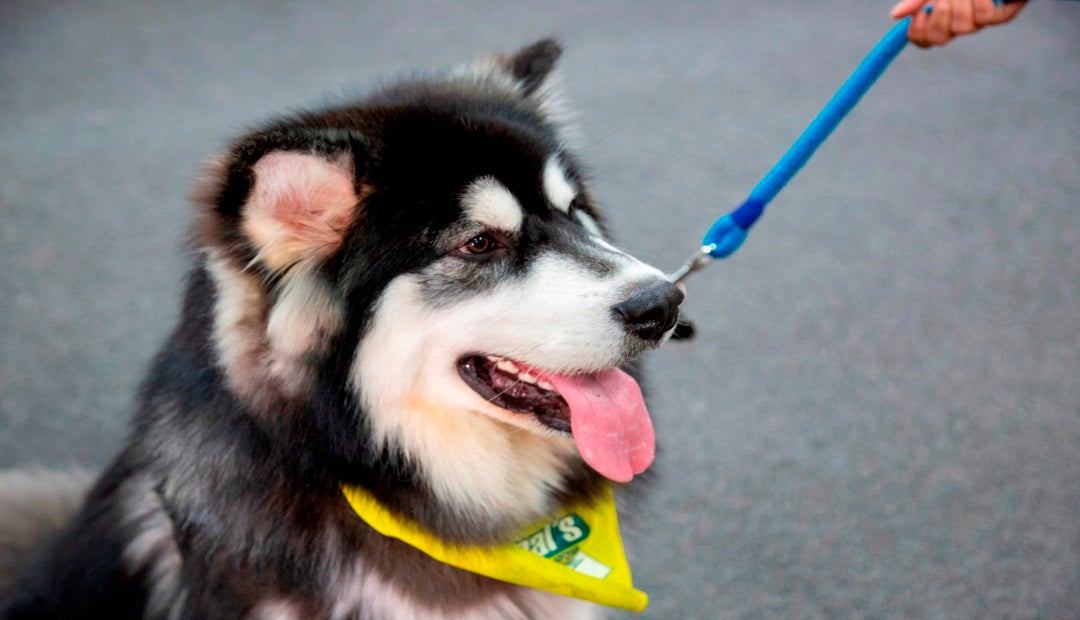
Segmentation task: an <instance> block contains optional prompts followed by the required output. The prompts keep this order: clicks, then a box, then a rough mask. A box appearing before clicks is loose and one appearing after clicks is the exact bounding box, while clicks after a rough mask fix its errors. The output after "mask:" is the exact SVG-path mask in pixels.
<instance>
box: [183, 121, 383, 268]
mask: <svg viewBox="0 0 1080 620" xmlns="http://www.w3.org/2000/svg"><path fill="white" fill-rule="evenodd" d="M361 148H362V147H360V146H359V142H358V141H357V140H354V139H348V138H345V139H339V137H334V136H331V137H327V136H325V135H320V136H302V135H294V134H291V133H290V134H287V135H281V134H274V133H271V134H269V135H257V136H254V137H251V138H249V139H247V140H244V141H242V142H240V143H239V144H237V145H236V147H235V148H234V149H233V151H232V153H231V154H230V155H229V156H226V157H223V158H220V159H217V160H214V161H211V162H210V163H209V164H208V166H207V169H206V171H207V175H206V178H205V179H204V180H203V181H202V182H201V183H200V184H199V185H198V186H197V187H196V192H195V195H194V199H195V201H196V202H197V203H199V204H200V205H201V206H202V207H203V212H204V217H203V219H202V225H201V226H200V227H199V231H198V232H199V237H200V240H201V242H202V243H203V244H204V245H208V246H216V247H218V248H222V249H225V250H226V251H227V252H229V253H233V252H235V251H237V250H239V249H241V248H248V249H249V250H250V253H249V254H248V256H247V258H246V259H243V260H244V262H252V259H253V260H254V262H257V263H261V264H262V265H263V266H264V267H265V268H266V269H267V270H268V271H269V272H271V273H278V272H283V271H285V270H287V269H289V268H291V267H292V266H294V265H297V264H313V263H316V262H318V261H320V260H322V259H325V258H327V257H329V256H330V255H332V254H333V253H334V252H335V251H337V249H338V248H339V247H340V246H341V244H342V242H343V241H344V238H345V235H346V234H347V233H348V230H349V227H350V226H351V225H352V223H353V222H354V221H355V219H356V216H357V213H358V210H359V208H360V203H361V202H362V199H363V194H364V192H363V190H362V187H363V184H362V183H361V182H360V181H358V177H359V176H360V174H361V168H362V158H363V155H362V152H361ZM238 258H242V257H240V256H238Z"/></svg>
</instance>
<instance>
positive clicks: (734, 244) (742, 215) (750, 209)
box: [672, 17, 911, 282]
mask: <svg viewBox="0 0 1080 620" xmlns="http://www.w3.org/2000/svg"><path fill="white" fill-rule="evenodd" d="M910 23H911V18H910V17H907V18H904V19H903V20H901V21H899V22H897V23H896V25H895V26H893V27H892V29H891V30H889V32H888V34H886V35H885V38H883V39H882V40H881V41H880V42H878V44H877V45H875V46H874V49H872V50H871V51H870V53H869V54H868V55H867V56H866V58H864V59H863V61H862V62H861V63H860V64H859V66H858V68H856V69H855V72H854V73H852V74H851V77H849V78H848V79H847V81H846V82H844V84H843V86H841V87H840V90H838V91H837V92H836V94H835V95H833V98H832V99H831V100H830V101H829V103H828V104H826V105H825V108H824V109H823V110H822V111H821V112H820V113H819V114H818V115H817V118H815V119H814V120H813V122H811V123H810V126H809V127H807V128H806V130H805V131H803V133H802V135H801V136H799V139H798V140H796V141H795V144H793V145H792V146H791V148H790V149H788V151H787V153H784V156H783V157H781V158H780V161H778V162H777V163H776V165H775V166H773V167H772V170H770V171H769V173H768V174H766V175H765V178H763V179H762V180H761V182H759V183H758V184H757V185H756V186H755V187H754V189H753V191H751V192H750V197H749V198H747V199H746V201H745V202H743V203H742V204H741V205H739V207H738V208H737V209H735V210H734V211H732V212H731V213H729V214H727V215H725V216H723V217H721V218H720V219H718V220H716V223H714V224H713V225H712V227H711V228H709V232H707V233H705V238H704V239H703V240H702V242H701V246H702V247H701V252H700V254H695V255H694V256H692V257H691V258H690V260H689V261H687V263H686V265H684V266H683V267H682V268H681V269H679V270H678V271H676V272H675V273H674V274H672V280H673V281H675V282H678V281H680V280H682V279H683V278H685V277H686V276H687V275H689V274H690V273H692V272H693V271H696V270H697V269H700V268H701V267H703V266H704V265H706V264H707V263H708V262H709V261H708V259H709V258H727V257H728V256H731V255H732V254H733V253H734V252H735V250H738V249H739V246H741V245H742V244H743V241H745V240H746V233H747V231H749V230H750V227H751V226H753V225H754V223H755V222H757V220H758V218H760V217H761V214H762V213H764V211H765V206H766V205H768V204H769V201H771V200H772V199H773V198H774V197H775V196H776V194H778V193H779V192H780V190H781V189H783V188H784V186H785V185H787V183H788V181H790V180H791V179H792V177H794V176H795V173H797V172H798V171H799V169H801V168H802V167H803V166H804V165H806V162H807V161H808V160H809V159H810V157H811V156H812V155H813V154H814V151H816V150H817V148H818V147H819V146H821V143H822V142H824V141H825V139H826V138H828V137H829V134H831V133H832V132H833V130H834V129H836V126H837V125H839V124H840V121H842V120H843V119H844V117H845V116H846V115H847V113H848V112H850V111H851V109H852V108H854V107H855V104H857V103H858V102H859V99H861V98H862V96H863V95H864V94H866V91H867V90H869V89H870V87H871V86H873V85H874V82H875V81H876V80H877V79H878V78H879V77H880V76H881V74H882V73H884V72H885V69H886V68H888V66H889V63H891V62H892V61H893V59H894V58H896V56H897V55H898V54H899V53H900V51H901V50H903V49H904V46H905V45H906V44H907V29H908V25H909V24H910Z"/></svg>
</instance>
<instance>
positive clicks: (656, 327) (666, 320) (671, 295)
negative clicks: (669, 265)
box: [614, 280, 685, 340]
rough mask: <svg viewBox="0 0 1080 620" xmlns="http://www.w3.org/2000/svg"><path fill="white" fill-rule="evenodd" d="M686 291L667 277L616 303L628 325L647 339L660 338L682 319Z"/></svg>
mask: <svg viewBox="0 0 1080 620" xmlns="http://www.w3.org/2000/svg"><path fill="white" fill-rule="evenodd" d="M683 297H685V295H683V292H682V291H681V290H679V288H678V287H677V286H675V285H674V284H672V283H671V282H668V281H667V280H658V281H657V282H655V283H650V284H647V285H645V286H643V287H641V288H639V289H637V290H635V291H634V292H633V293H631V294H630V298H629V299H627V300H626V301H624V302H622V303H620V304H618V305H616V306H615V308H614V310H615V314H617V315H619V317H620V318H621V319H622V321H623V322H624V323H625V324H626V326H627V328H629V329H631V330H633V331H634V333H636V334H637V335H638V336H641V337H642V338H643V339H645V340H659V339H660V338H661V337H663V335H664V333H665V332H667V331H668V330H669V329H671V328H672V327H674V326H675V323H676V321H678V320H679V304H681V303H682V300H683Z"/></svg>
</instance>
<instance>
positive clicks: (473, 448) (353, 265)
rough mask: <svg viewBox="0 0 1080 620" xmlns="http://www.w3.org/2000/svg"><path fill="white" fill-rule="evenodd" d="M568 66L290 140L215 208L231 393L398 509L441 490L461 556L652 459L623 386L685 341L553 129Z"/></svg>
mask: <svg viewBox="0 0 1080 620" xmlns="http://www.w3.org/2000/svg"><path fill="white" fill-rule="evenodd" d="M558 53H559V50H558V47H557V46H555V44H553V43H550V42H542V43H539V44H537V45H534V46H532V47H529V48H526V49H524V50H522V51H521V52H519V53H518V54H517V55H515V56H511V57H508V58H499V59H495V60H491V61H488V62H486V63H484V64H482V65H481V66H478V67H474V68H473V69H472V70H471V71H465V72H459V73H457V74H452V75H450V76H448V77H446V78H443V79H440V80H434V81H427V82H413V83H407V84H405V85H402V86H399V87H397V88H395V89H392V90H389V91H386V92H384V93H382V94H381V95H379V96H376V97H375V98H372V99H370V100H369V101H367V102H365V103H364V104H363V105H362V106H357V107H350V108H343V109H335V110H330V111H327V112H323V113H320V114H315V115H309V116H302V117H299V118H295V119H290V120H288V121H284V122H281V123H278V124H276V125H273V126H271V127H269V128H267V129H265V130H263V131H260V132H256V133H254V134H252V135H250V136H248V137H247V138H245V139H243V140H241V141H240V142H238V143H237V144H236V146H235V147H234V149H233V151H232V153H231V154H230V155H229V156H227V157H226V158H225V159H224V160H222V161H221V162H219V163H218V165H217V170H216V173H215V175H214V178H213V180H212V181H210V182H209V183H208V184H207V185H206V187H205V188H204V190H203V194H204V195H203V197H202V198H201V202H203V204H204V205H206V206H207V208H206V209H205V210H204V215H203V219H202V221H201V223H200V236H199V238H200V241H201V243H202V246H203V248H204V249H205V251H206V254H207V269H208V271H209V272H210V275H211V277H212V279H213V282H214V286H215V289H216V302H215V309H214V336H215V338H214V340H215V346H216V349H217V354H218V357H219V360H220V364H221V366H222V367H223V368H224V369H225V372H226V376H227V378H228V380H229V384H230V386H231V388H232V389H233V391H234V392H235V393H236V394H237V395H238V396H239V397H240V398H241V400H242V401H244V402H245V403H247V404H248V406H250V407H251V408H252V410H253V411H254V412H256V413H257V414H259V415H261V416H265V417H268V418H274V417H275V416H285V417H288V418H290V420H291V422H290V424H289V425H287V426H288V427H289V428H291V429H293V430H294V431H295V432H296V434H298V435H302V436H303V437H304V438H305V440H306V441H307V444H306V445H312V444H314V445H317V446H319V448H318V451H321V452H323V453H325V454H324V456H325V457H326V458H327V460H328V462H333V463H335V464H336V465H335V467H336V468H337V469H338V470H339V474H340V475H343V476H346V477H348V476H349V473H348V472H349V471H350V470H352V471H354V472H363V473H356V474H355V476H356V477H357V479H358V481H359V482H360V483H362V484H366V485H368V486H370V487H373V490H374V491H375V492H376V493H377V494H381V495H382V496H383V498H384V500H386V501H389V502H391V503H393V502H394V501H395V498H398V499H399V500H400V498H401V497H402V496H403V494H402V493H401V492H400V488H401V487H402V486H407V487H410V488H413V489H416V488H422V490H423V491H424V492H425V493H427V496H426V497H427V499H428V500H432V499H433V500H436V503H438V504H439V505H440V507H442V508H443V509H445V508H447V507H449V508H451V509H452V512H454V513H456V514H458V515H461V516H462V521H464V522H467V523H470V524H472V525H470V526H469V527H464V526H463V528H462V529H460V530H455V529H454V528H452V527H448V526H446V525H445V524H441V525H440V524H435V525H434V527H435V528H436V529H440V528H441V529H442V530H443V532H442V533H443V534H445V535H448V536H450V537H470V536H471V537H478V536H479V537H484V536H487V535H491V536H497V535H499V534H501V533H502V529H503V528H504V527H509V528H513V527H516V526H517V524H519V523H521V522H524V521H529V520H533V519H536V518H538V517H540V516H543V515H545V514H546V513H548V512H550V511H551V510H553V509H554V507H555V504H556V503H557V502H559V501H562V500H563V499H565V498H566V497H567V496H568V495H573V494H574V493H576V492H578V491H575V489H583V490H584V491H582V492H588V490H589V489H591V488H593V487H594V486H595V483H596V479H597V476H596V473H595V472H599V473H600V474H603V475H604V476H606V477H608V478H612V479H615V480H618V481H626V480H629V479H630V478H631V477H633V475H634V474H636V473H639V472H640V471H642V470H643V469H644V468H645V467H647V466H648V465H649V463H650V462H651V460H652V456H653V453H652V451H653V439H652V428H651V423H650V422H649V418H648V414H647V413H646V411H645V409H644V404H643V403H642V402H641V396H640V391H639V390H638V388H637V385H636V383H634V382H633V380H632V379H630V378H629V376H628V375H626V374H625V373H623V372H621V371H619V370H617V368H618V367H619V366H621V365H624V364H626V363H628V362H631V361H633V360H635V359H636V358H638V357H639V356H640V355H641V354H642V353H643V352H645V351H647V350H649V349H651V348H654V347H656V346H658V345H659V344H660V343H661V342H663V341H664V340H665V339H666V338H667V336H668V335H669V334H670V332H671V331H672V329H673V328H674V325H675V321H676V319H677V315H678V311H677V307H678V304H679V302H680V301H681V300H682V293H681V292H679V291H678V289H676V288H675V287H674V286H672V285H671V284H670V283H669V282H668V281H667V280H666V279H665V278H664V276H663V274H661V273H660V272H659V271H657V270H656V269H654V268H652V267H649V266H646V265H645V264H643V263H641V262H639V261H637V260H636V259H634V258H632V257H630V256H629V255H627V254H625V253H624V252H622V251H620V250H618V249H616V248H615V247H613V246H612V245H610V244H609V243H607V242H606V241H605V240H604V233H603V229H602V223H601V220H600V217H599V214H598V212H597V209H596V205H595V204H594V202H593V200H592V198H591V196H590V194H589V192H588V189H587V188H586V187H585V183H584V178H583V175H582V173H581V172H580V170H579V168H578V165H577V163H576V162H575V160H574V158H573V156H572V155H571V154H570V153H569V152H568V151H567V150H566V148H565V146H564V145H563V144H562V142H561V141H560V139H559V131H560V128H559V126H558V124H557V123H556V122H555V121H554V120H552V118H551V115H550V107H551V98H550V93H549V91H548V86H547V81H548V77H549V72H550V70H551V68H552V66H553V64H554V61H555V58H556V57H557V55H558ZM350 444H355V445H350ZM315 458H318V455H316V456H315ZM582 459H584V463H583V461H582ZM585 463H587V464H588V466H586V465H585ZM401 502H404V500H401V501H400V502H399V506H400V507H402V508H403V509H404V510H406V511H407V512H412V513H413V514H412V516H414V517H416V518H418V519H419V520H421V521H424V513H425V510H424V509H423V508H421V507H419V506H420V503H417V504H415V505H411V508H410V505H406V504H407V502H405V503H404V504H402V503H401ZM489 524H500V525H489ZM503 524H505V525H503ZM470 528H471V529H470Z"/></svg>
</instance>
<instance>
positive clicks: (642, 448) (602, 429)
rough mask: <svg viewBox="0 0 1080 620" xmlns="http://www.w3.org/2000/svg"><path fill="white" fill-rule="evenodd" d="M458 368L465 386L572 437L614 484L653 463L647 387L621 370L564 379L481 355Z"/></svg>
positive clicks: (587, 459) (469, 357) (470, 357)
mask: <svg viewBox="0 0 1080 620" xmlns="http://www.w3.org/2000/svg"><path fill="white" fill-rule="evenodd" d="M457 367H458V373H459V374H460V375H461V378H462V379H463V380H464V381H465V384H466V385H468V386H469V387H470V388H472V389H473V391H475V392H476V393H477V394H479V395H480V396H481V397H483V399H484V400H486V401H488V402H490V403H492V404H493V405H495V406H496V407H499V408H500V409H503V410H505V411H508V412H510V413H512V414H518V415H531V416H532V417H533V418H534V419H535V420H536V421H537V422H539V423H540V424H542V425H543V426H545V427H546V428H549V429H551V430H554V431H557V432H561V433H571V434H572V435H573V438H574V443H575V444H576V445H577V448H578V452H580V453H581V458H582V459H584V460H585V462H586V463H588V464H589V465H590V466H591V467H592V468H593V469H595V470H596V471H597V472H599V473H601V474H603V475H604V476H606V477H608V478H610V479H612V480H615V481H617V482H628V481H629V480H630V479H632V478H633V477H634V475H635V474H639V473H641V472H643V471H645V469H646V468H648V466H649V465H650V464H651V463H652V460H653V456H654V455H655V437H654V436H653V428H652V421H651V420H650V419H649V412H648V410H646V408H645V401H644V399H643V398H642V396H641V388H640V387H639V386H638V384H637V382H636V381H634V379H633V378H632V377H631V376H630V375H628V374H626V373H625V372H623V371H621V370H619V369H618V368H608V369H606V370H601V371H598V372H593V373H588V374H578V375H564V374H559V373H554V372H550V371H545V370H539V369H536V368H533V367H531V366H528V365H527V364H523V363H521V362H516V361H513V360H509V359H506V358H502V357H496V356H493V355H478V354H471V355H467V356H465V357H463V358H461V359H460V360H458V364H457Z"/></svg>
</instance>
